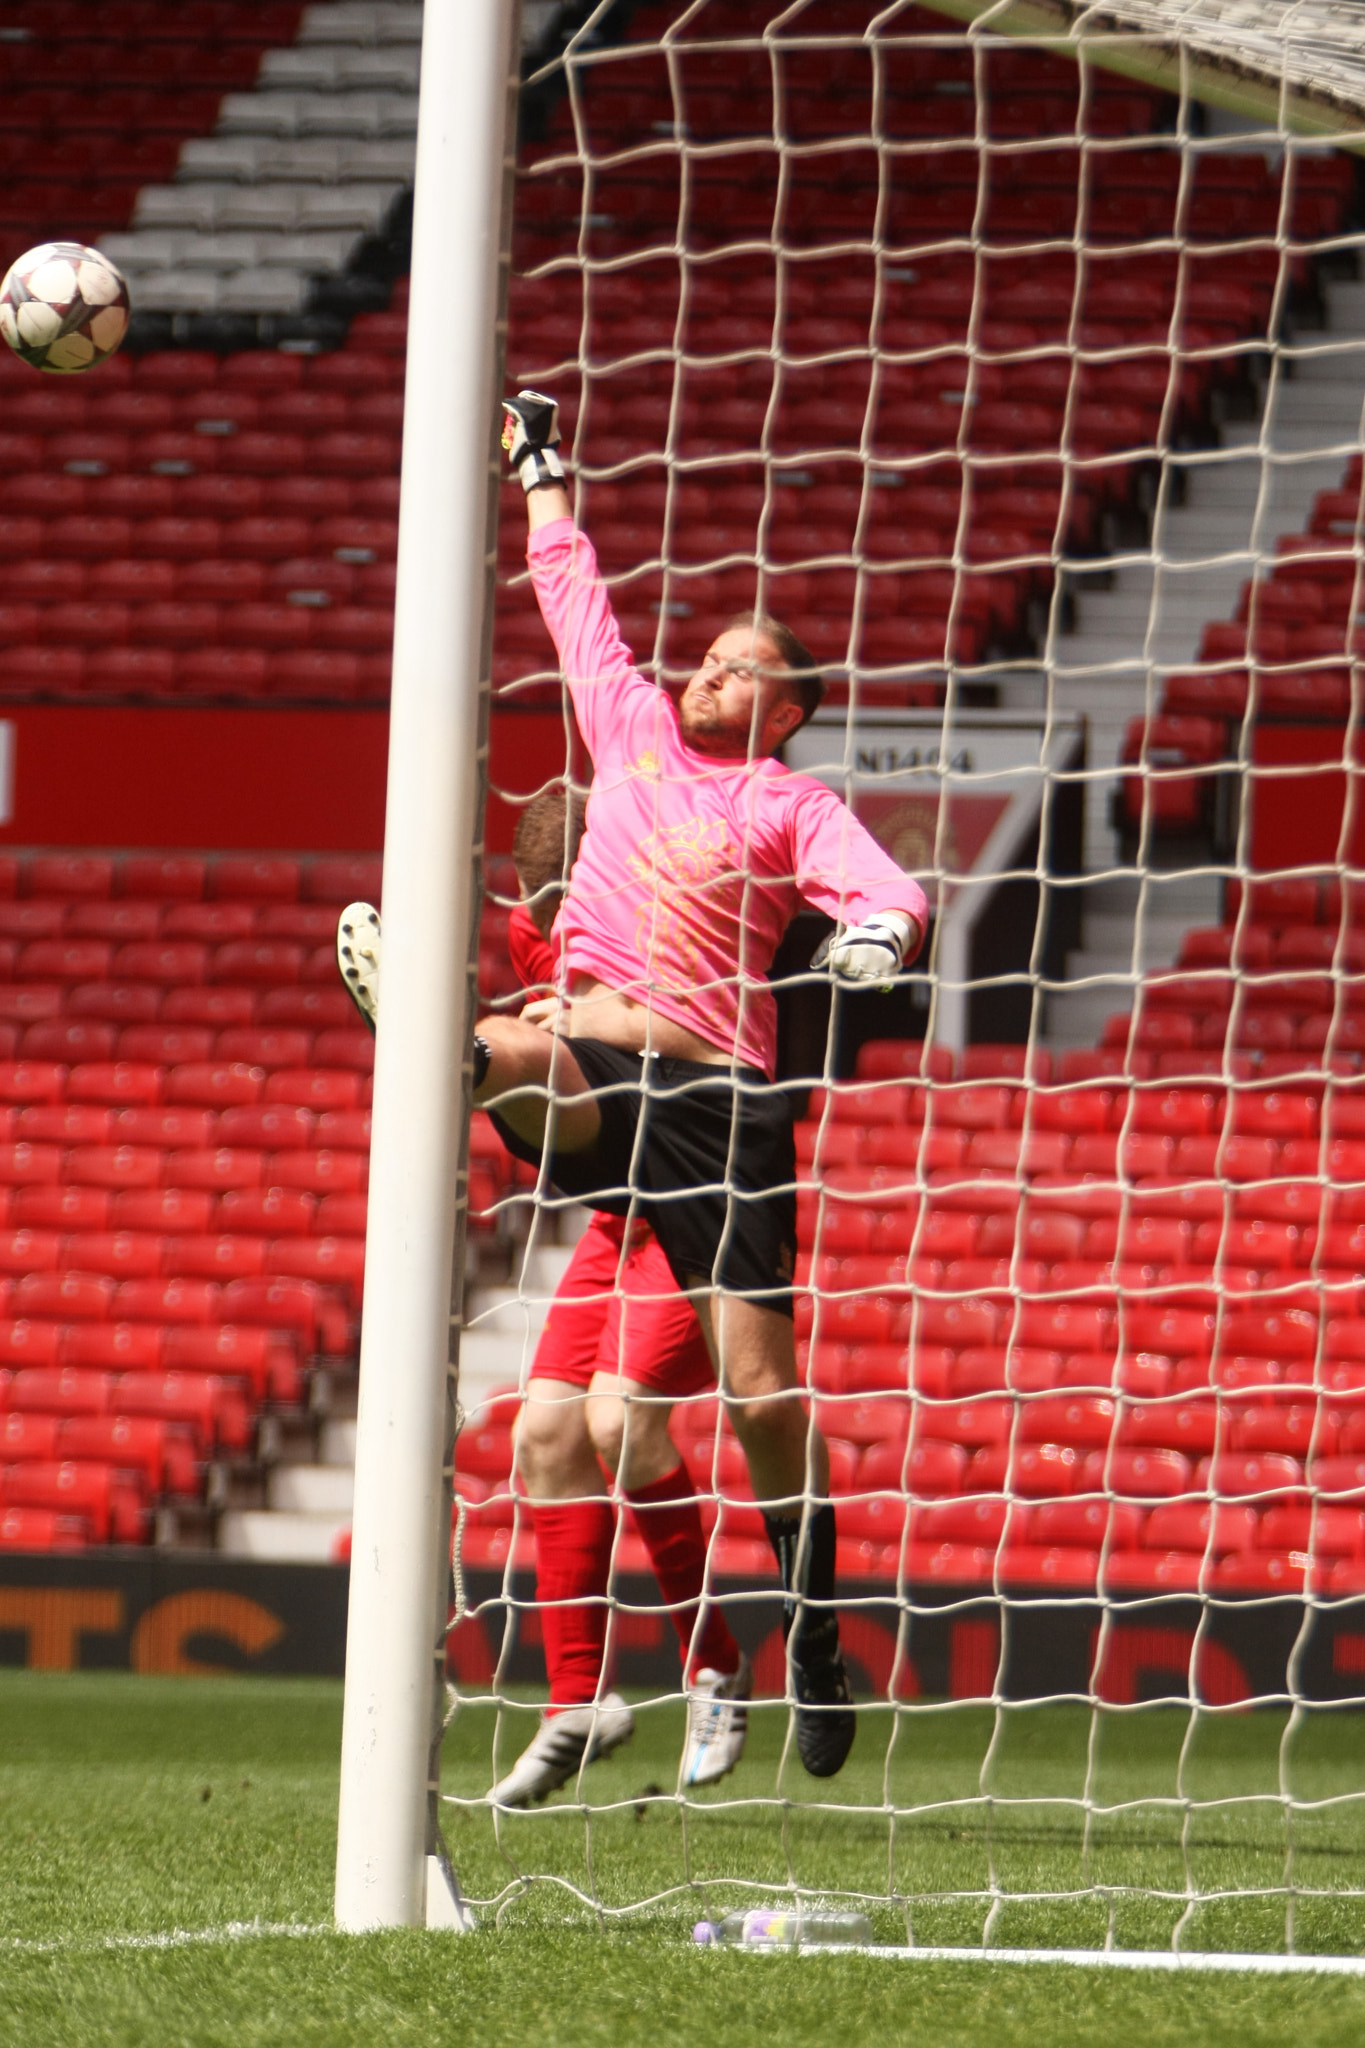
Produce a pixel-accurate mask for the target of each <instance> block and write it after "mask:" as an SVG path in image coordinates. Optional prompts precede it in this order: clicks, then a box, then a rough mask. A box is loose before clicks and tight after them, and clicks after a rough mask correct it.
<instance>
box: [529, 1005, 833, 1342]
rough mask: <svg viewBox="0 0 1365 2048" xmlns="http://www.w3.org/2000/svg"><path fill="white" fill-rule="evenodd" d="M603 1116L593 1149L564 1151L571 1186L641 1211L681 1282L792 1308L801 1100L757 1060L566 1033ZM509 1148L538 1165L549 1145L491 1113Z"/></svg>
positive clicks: (609, 1205) (559, 1160) (554, 1173)
mask: <svg viewBox="0 0 1365 2048" xmlns="http://www.w3.org/2000/svg"><path fill="white" fill-rule="evenodd" d="M568 1043H569V1047H570V1050H571V1051H572V1053H573V1056H574V1058H575V1059H576V1060H577V1062H578V1065H579V1067H580V1069H581V1071H582V1074H583V1078H584V1080H585V1081H586V1082H587V1083H588V1086H589V1088H590V1089H591V1090H592V1093H593V1097H594V1099H595V1101H596V1103H597V1107H598V1112H599V1114H600V1116H601V1119H602V1128H601V1131H600V1133H599V1134H598V1138H597V1142H596V1143H595V1144H594V1145H592V1146H590V1147H589V1148H588V1149H587V1150H586V1151H583V1152H555V1151H552V1152H551V1153H550V1156H549V1174H550V1178H551V1180H552V1181H553V1182H554V1184H555V1186H556V1187H557V1188H558V1189H559V1190H560V1192H561V1193H563V1194H566V1195H574V1196H576V1197H577V1198H578V1200H580V1201H583V1202H586V1203H587V1204H588V1206H589V1207H590V1208H593V1209H605V1210H607V1211H608V1212H609V1213H610V1214H612V1215H615V1216H623V1215H625V1214H626V1213H627V1212H629V1213H631V1214H633V1215H636V1216H642V1217H643V1218H644V1219H645V1220H646V1221H647V1222H648V1223H649V1224H650V1225H651V1227H652V1229H653V1231H654V1234H655V1236H656V1237H657V1238H658V1240H659V1243H660V1244H661V1246H662V1247H663V1252H664V1256H665V1258H666V1259H667V1260H668V1263H669V1266H670V1268H671V1269H672V1272H673V1275H674V1278H675V1279H676V1280H677V1281H678V1283H679V1285H680V1286H687V1285H688V1284H689V1282H691V1281H693V1280H695V1279H698V1278H700V1279H701V1280H703V1281H707V1280H710V1281H711V1282H712V1283H713V1284H714V1285H716V1286H719V1287H723V1288H724V1289H725V1290H726V1291H727V1292H728V1293H732V1294H743V1295H747V1296H749V1297H750V1298H751V1299H753V1300H757V1301H760V1302H761V1303H762V1304H763V1306H764V1307H765V1308H773V1309H776V1310H778V1312H779V1313H780V1314H782V1315H788V1316H789V1315H790V1314H791V1313H792V1294H791V1288H792V1280H793V1277H794V1275H795V1271H796V1150H795V1145H794V1143H793V1139H792V1114H791V1105H790V1103H789V1102H788V1100H787V1097H786V1096H785V1095H784V1094H782V1093H781V1091H780V1090H779V1089H777V1088H775V1087H774V1086H773V1085H772V1083H771V1082H770V1081H769V1080H768V1079H767V1077H766V1076H765V1075H764V1074H762V1073H760V1072H759V1070H758V1069H757V1068H756V1067H738V1068H735V1069H731V1068H729V1067H713V1066H708V1065H706V1064H705V1063H704V1062H703V1061H701V1060H669V1059H661V1058H660V1057H659V1055H658V1054H657V1053H651V1054H649V1055H648V1056H646V1055H645V1054H643V1053H638V1052H627V1051H625V1050H624V1049H623V1048H622V1047H620V1046H616V1045H604V1044H602V1042H601V1041H600V1040H599V1039H596V1038H575V1039H571V1040H570V1041H568ZM489 1114H490V1115H491V1117H492V1119H493V1124H494V1127H495V1128H496V1130H497V1133H498V1136H499V1137H500V1138H501V1139H502V1142H503V1144H504V1145H506V1147H507V1149H508V1151H509V1152H511V1153H512V1154H514V1156H515V1157H516V1158H518V1159H523V1160H525V1161H526V1162H527V1163H528V1164H529V1165H531V1166H537V1167H538V1166H539V1165H540V1161H541V1152H542V1147H541V1146H540V1145H539V1144H534V1143H532V1142H530V1141H529V1140H527V1139H525V1138H520V1137H518V1136H517V1134H516V1133H515V1132H514V1131H511V1130H509V1129H508V1127H507V1125H506V1124H505V1123H504V1122H503V1120H502V1118H501V1117H500V1116H499V1115H498V1112H497V1111H496V1109H494V1110H491V1111H490V1112H489Z"/></svg>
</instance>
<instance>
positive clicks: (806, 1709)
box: [693, 1280, 857, 1778]
mask: <svg viewBox="0 0 1365 2048" xmlns="http://www.w3.org/2000/svg"><path fill="white" fill-rule="evenodd" d="M693 1287H694V1293H693V1299H694V1301H695V1302H696V1306H697V1314H698V1316H699V1317H701V1319H702V1328H703V1329H705V1330H707V1331H708V1332H709V1336H710V1341H711V1343H712V1345H713V1347H714V1350H715V1354H716V1358H717V1365H718V1373H719V1378H720V1386H721V1393H722V1398H723V1399H724V1401H725V1405H726V1412H727V1413H728V1415H729V1417H730V1421H731V1423H732V1425H733V1427H734V1432H735V1435H736V1436H737V1437H738V1438H739V1441H740V1443H741V1444H742V1446H743V1448H744V1455H745V1457H746V1458H747V1460H748V1463H749V1472H750V1475H751V1476H752V1479H753V1484H754V1494H755V1497H756V1498H757V1499H758V1500H759V1501H760V1503H761V1502H764V1501H768V1502H771V1503H773V1505H772V1506H771V1507H768V1508H765V1509H764V1520H765V1522H766V1524H767V1529H768V1538H769V1541H770V1542H771V1543H772V1546H773V1549H774V1551H775V1552H776V1554H777V1560H778V1566H779V1569H780V1571H781V1574H782V1584H783V1588H784V1590H785V1591H786V1594H787V1599H786V1601H785V1603H784V1605H785V1612H784V1616H783V1626H784V1628H785V1629H786V1631H787V1638H788V1648H789V1652H790V1656H791V1673H792V1688H793V1691H794V1693H795V1696H796V1702H797V1709H796V1746H797V1749H798V1751H799V1752H800V1756H801V1761H802V1763H803V1764H804V1765H805V1767H806V1769H807V1770H808V1771H809V1772H810V1774H811V1776H812V1777H815V1778H830V1777H833V1776H834V1774H835V1772H836V1771H839V1770H841V1769H842V1768H843V1765H844V1762H845V1760H846V1759H847V1756H848V1753H849V1750H850V1749H851V1748H852V1746H853V1737H854V1734H855V1732H856V1728H857V1721H856V1717H855V1715H854V1712H853V1704H852V1695H851V1693H850V1691H849V1684H848V1675H847V1673H846V1672H845V1670H844V1661H843V1656H842V1654H841V1652H840V1649H839V1617H838V1615H837V1613H836V1612H835V1609H834V1604H833V1603H834V1510H833V1508H832V1506H831V1505H830V1503H829V1501H828V1499H827V1498H826V1496H827V1494H828V1491H829V1453H828V1451H827V1450H826V1448H825V1441H824V1438H823V1437H822V1436H821V1434H820V1432H819V1430H818V1429H817V1427H816V1425H815V1422H814V1420H813V1419H810V1418H808V1417H807V1415H806V1412H805V1409H804V1407H803V1405H802V1400H801V1390H800V1385H799V1382H798V1380H797V1375H796V1342H795V1336H794V1332H793V1327H792V1322H791V1318H790V1317H789V1316H784V1315H781V1314H780V1313H779V1312H778V1311H777V1310H776V1309H771V1308H765V1307H764V1306H763V1305H762V1304H761V1303H760V1302H756V1301H746V1300H745V1299H744V1298H743V1297H742V1296H740V1295H734V1294H724V1293H720V1292H717V1291H716V1290H713V1289H711V1288H709V1287H707V1285H706V1283H705V1282H703V1281H700V1280H697V1281H694V1283H693ZM806 1495H809V1496H810V1505H809V1508H808V1509H805V1508H803V1497H804V1496H806Z"/></svg>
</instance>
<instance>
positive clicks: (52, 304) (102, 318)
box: [0, 242, 128, 370]
mask: <svg viewBox="0 0 1365 2048" xmlns="http://www.w3.org/2000/svg"><path fill="white" fill-rule="evenodd" d="M127 332H128V286H127V284H126V282H125V281H124V278H123V274H122V272H121V271H119V270H117V269H115V267H114V265H113V264H112V263H111V262H110V261H109V258H108V257H107V256H101V254H100V252H99V250H98V249H86V248H83V247H82V245H81V244H80V243H79V242H43V243H42V244H41V245H40V246H39V247H38V248H36V249H30V250H29V251H28V253H27V254H26V255H24V256H21V257H20V258H19V260H18V262H17V263H12V264H11V265H10V268H9V269H8V271H7V272H6V273H5V278H4V282H3V283H0V335H3V336H4V338H5V340H6V341H7V342H8V343H9V345H10V347H11V348H12V349H13V350H14V353H15V354H16V355H17V356H22V358H23V360H24V361H25V362H26V363H32V365H33V367H34V369H35V370H91V369H93V368H94V366H95V364H96V363H102V362H103V361H104V359H105V357H106V356H111V355H112V354H113V353H114V350H115V349H116V348H117V347H118V345H119V343H120V342H121V341H122V339H123V337H124V335H125V334H126V333H127Z"/></svg>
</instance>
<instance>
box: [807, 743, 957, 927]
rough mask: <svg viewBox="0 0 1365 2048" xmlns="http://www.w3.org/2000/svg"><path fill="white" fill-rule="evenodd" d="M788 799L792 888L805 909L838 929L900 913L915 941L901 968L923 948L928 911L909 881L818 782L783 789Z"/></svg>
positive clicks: (916, 886)
mask: <svg viewBox="0 0 1365 2048" xmlns="http://www.w3.org/2000/svg"><path fill="white" fill-rule="evenodd" d="M787 790H788V792H789V793H790V798H791V810H790V814H789V823H788V830H789V831H790V833H791V840H792V850H793V854H794V870H795V878H796V887H797V890H798V892H799V893H800V895H801V896H802V897H803V898H804V899H805V901H806V902H807V903H810V904H813V905H814V906H815V908H816V909H817V910H823V911H825V912H826V914H827V915H828V916H830V917H834V918H837V919H838V920H839V922H840V923H841V924H845V925H852V924H861V923H862V922H863V921H864V919H865V918H869V917H872V916H873V915H874V914H875V913H876V912H877V911H880V910H899V911H901V912H902V913H903V915H904V916H906V917H908V918H910V919H912V920H913V922H914V926H915V929H916V931H917V932H918V934H919V937H918V938H917V939H916V940H915V941H914V943H913V944H912V945H910V946H909V947H907V949H906V954H905V958H906V964H907V965H908V964H909V963H910V961H912V960H913V959H914V957H915V955H916V953H917V952H918V951H919V949H920V947H921V945H922V944H923V943H924V934H925V931H926V930H927V928H928V922H929V906H928V903H927V901H926V899H925V895H924V891H923V889H921V887H920V885H919V883H918V882H917V881H916V880H915V878H914V876H913V875H907V874H906V873H905V872H904V870H903V869H901V868H898V867H897V866H896V863H895V861H893V860H892V858H891V856H890V854H889V853H887V852H886V851H885V850H884V848H882V847H881V846H879V845H878V843H877V841H876V840H875V839H874V838H873V837H872V834H871V833H870V832H869V831H868V829H867V827H866V826H865V825H863V824H861V823H860V822H859V820H858V819H857V818H855V817H854V815H853V813H852V811H851V810H850V809H849V808H848V805H847V804H846V803H844V802H843V801H842V800H841V799H840V798H839V797H837V796H836V795H835V794H834V791H833V790H832V789H830V788H828V787H827V786H826V784H824V783H823V782H817V781H815V779H814V777H812V776H807V775H798V776H793V777H792V778H791V781H790V782H789V783H788V784H787Z"/></svg>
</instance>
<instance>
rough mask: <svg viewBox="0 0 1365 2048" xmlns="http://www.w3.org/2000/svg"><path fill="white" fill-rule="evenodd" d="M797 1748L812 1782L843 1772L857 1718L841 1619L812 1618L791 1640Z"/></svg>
mask: <svg viewBox="0 0 1365 2048" xmlns="http://www.w3.org/2000/svg"><path fill="white" fill-rule="evenodd" d="M791 1667H792V1689H793V1691H794V1692H795V1694H796V1748H797V1754H798V1755H799V1756H800V1758H801V1761H802V1763H803V1764H804V1765H805V1767H806V1769H807V1770H808V1771H809V1772H810V1774H811V1776H812V1778H832V1777H834V1775H835V1773H836V1772H838V1771H841V1770H842V1769H843V1768H844V1765H845V1763H846V1762H847V1761H848V1753H849V1751H850V1750H851V1749H852V1747H853V1738H854V1736H855V1735H856V1733H857V1731H858V1717H857V1714H856V1712H855V1710H854V1706H853V1693H852V1691H851V1689H850V1687H849V1682H848V1673H847V1671H845V1669H844V1658H843V1652H842V1651H841V1650H840V1648H839V1617H838V1615H837V1614H808V1615H805V1616H803V1617H802V1621H801V1624H800V1626H799V1627H798V1628H797V1629H796V1630H794V1632H793V1634H792V1637H791Z"/></svg>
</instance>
